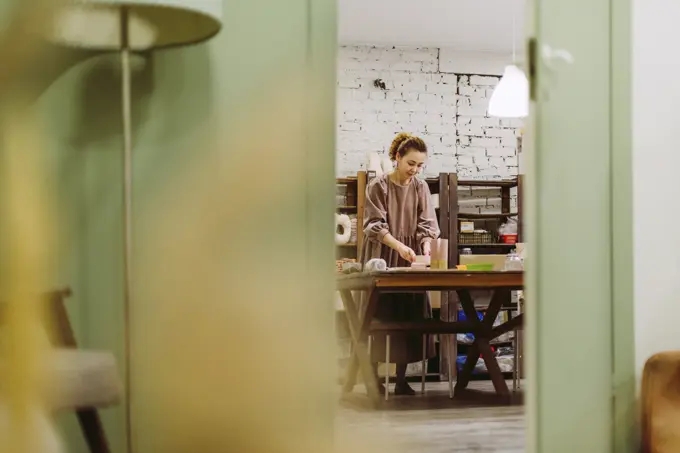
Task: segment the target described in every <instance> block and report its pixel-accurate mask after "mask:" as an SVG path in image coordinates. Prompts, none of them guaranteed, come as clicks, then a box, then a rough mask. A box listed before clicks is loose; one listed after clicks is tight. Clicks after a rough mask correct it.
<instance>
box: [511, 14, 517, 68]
mask: <svg viewBox="0 0 680 453" xmlns="http://www.w3.org/2000/svg"><path fill="white" fill-rule="evenodd" d="M511 4H512V3H511ZM515 11H516V8H515V5H514V4H512V64H515V63H517V53H516V49H515V47H516V44H515V43H516V42H517V38H516V35H515V32H516V30H515Z"/></svg>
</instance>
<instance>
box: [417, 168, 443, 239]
mask: <svg viewBox="0 0 680 453" xmlns="http://www.w3.org/2000/svg"><path fill="white" fill-rule="evenodd" d="M418 197H419V200H418V227H417V229H416V240H417V241H418V243H419V244H423V243H425V242H429V241H432V240H433V239H437V238H438V237H439V233H440V231H439V224H438V223H437V214H436V213H435V210H434V206H432V197H431V196H430V188H429V187H428V185H427V183H426V182H425V181H423V182H422V183H421V186H420V190H419V191H418Z"/></svg>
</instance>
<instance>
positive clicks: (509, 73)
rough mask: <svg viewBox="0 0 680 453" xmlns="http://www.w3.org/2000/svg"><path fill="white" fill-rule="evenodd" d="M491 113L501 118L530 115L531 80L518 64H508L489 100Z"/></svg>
mask: <svg viewBox="0 0 680 453" xmlns="http://www.w3.org/2000/svg"><path fill="white" fill-rule="evenodd" d="M489 115H490V116H495V117H501V118H524V117H526V116H529V80H528V79H527V76H526V75H525V74H524V71H522V70H521V69H520V68H518V67H517V66H514V65H513V66H506V67H505V71H504V72H503V77H501V81H500V82H499V83H498V86H496V89H495V90H494V92H493V94H492V95H491V100H490V101H489Z"/></svg>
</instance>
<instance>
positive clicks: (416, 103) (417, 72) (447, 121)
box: [336, 46, 522, 179]
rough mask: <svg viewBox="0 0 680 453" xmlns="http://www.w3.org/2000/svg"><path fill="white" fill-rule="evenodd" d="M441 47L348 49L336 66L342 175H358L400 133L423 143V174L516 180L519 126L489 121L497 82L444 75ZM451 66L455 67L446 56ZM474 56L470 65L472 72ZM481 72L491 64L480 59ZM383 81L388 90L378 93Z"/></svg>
mask: <svg viewBox="0 0 680 453" xmlns="http://www.w3.org/2000/svg"><path fill="white" fill-rule="evenodd" d="M440 53H441V52H440V49H436V48H404V47H373V46H348V47H341V48H340V53H339V62H338V72H339V73H338V143H337V167H336V168H337V173H338V175H339V176H344V175H351V174H355V173H356V172H357V171H358V170H362V169H364V168H365V165H366V160H367V159H366V153H368V152H370V151H377V152H379V153H384V152H386V151H387V150H388V149H389V146H390V143H391V142H392V139H393V138H394V136H395V135H396V134H397V133H398V132H402V131H405V132H410V133H413V134H416V135H418V136H420V137H422V138H423V140H425V142H426V143H427V145H428V148H429V150H430V153H429V157H428V163H427V168H426V174H427V175H428V176H434V175H436V174H438V173H440V172H457V173H458V174H459V175H460V176H461V177H468V178H472V177H474V178H485V179H486V178H502V177H509V176H515V175H517V170H518V168H517V165H518V159H517V149H516V148H517V136H518V134H519V128H521V127H522V122H521V121H518V120H500V119H498V118H489V117H487V115H486V111H487V106H488V103H489V98H490V96H491V93H492V91H493V88H494V87H495V86H496V84H497V83H498V80H499V78H498V77H495V76H487V75H484V76H482V75H469V74H468V75H466V74H454V73H447V72H442V71H441V69H440V61H439V58H440ZM447 55H449V56H447V61H446V64H445V65H444V66H445V67H446V68H455V64H452V61H450V60H451V57H450V55H451V53H450V52H447ZM471 64H472V65H473V64H474V61H473V62H472V63H471V62H470V58H469V56H468V57H466V61H465V67H466V68H470V67H471ZM482 67H483V68H485V69H484V70H482V69H480V72H485V73H486V72H487V69H488V64H485V63H484V61H482V59H480V68H482ZM375 79H382V80H383V81H384V82H385V85H386V90H381V89H379V88H376V87H374V85H373V81H374V80H375Z"/></svg>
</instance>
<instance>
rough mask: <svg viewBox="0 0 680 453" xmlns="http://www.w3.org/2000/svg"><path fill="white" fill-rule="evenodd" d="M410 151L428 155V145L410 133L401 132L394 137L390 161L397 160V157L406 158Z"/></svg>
mask: <svg viewBox="0 0 680 453" xmlns="http://www.w3.org/2000/svg"><path fill="white" fill-rule="evenodd" d="M408 150H415V151H419V152H421V153H427V145H426V144H425V142H424V141H423V139H421V138H419V137H416V136H415V135H411V134H409V133H408V132H401V133H399V134H397V136H396V137H394V140H392V145H391V146H390V160H393V161H394V160H397V156H402V157H403V156H404V155H405V154H406V153H407V152H408Z"/></svg>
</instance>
